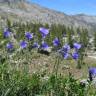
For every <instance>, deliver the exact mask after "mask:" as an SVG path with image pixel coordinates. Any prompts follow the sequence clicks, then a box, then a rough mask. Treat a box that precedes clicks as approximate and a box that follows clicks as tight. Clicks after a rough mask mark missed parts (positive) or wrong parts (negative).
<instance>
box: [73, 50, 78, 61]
mask: <svg viewBox="0 0 96 96" xmlns="http://www.w3.org/2000/svg"><path fill="white" fill-rule="evenodd" d="M72 57H73V59H75V60H77V59H78V58H79V54H78V53H77V52H74V53H73V54H72Z"/></svg>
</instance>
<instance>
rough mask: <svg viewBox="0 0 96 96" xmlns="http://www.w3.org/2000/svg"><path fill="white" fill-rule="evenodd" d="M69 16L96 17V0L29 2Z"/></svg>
mask: <svg viewBox="0 0 96 96" xmlns="http://www.w3.org/2000/svg"><path fill="white" fill-rule="evenodd" d="M28 1H30V2H33V3H37V4H39V5H41V6H44V7H47V8H50V9H54V10H57V11H61V12H64V13H66V14H68V15H75V14H87V15H96V0H28Z"/></svg>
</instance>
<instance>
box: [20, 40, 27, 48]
mask: <svg viewBox="0 0 96 96" xmlns="http://www.w3.org/2000/svg"><path fill="white" fill-rule="evenodd" d="M20 47H21V48H22V49H24V48H26V47H27V42H26V41H21V42H20Z"/></svg>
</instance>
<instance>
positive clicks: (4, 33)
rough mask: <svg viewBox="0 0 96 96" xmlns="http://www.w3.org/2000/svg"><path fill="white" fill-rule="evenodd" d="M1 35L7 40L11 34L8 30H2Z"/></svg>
mask: <svg viewBox="0 0 96 96" xmlns="http://www.w3.org/2000/svg"><path fill="white" fill-rule="evenodd" d="M3 35H4V37H5V38H8V37H10V36H11V32H10V31H9V30H8V28H5V29H4V32H3Z"/></svg>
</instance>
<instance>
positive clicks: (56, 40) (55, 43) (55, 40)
mask: <svg viewBox="0 0 96 96" xmlns="http://www.w3.org/2000/svg"><path fill="white" fill-rule="evenodd" d="M59 44H60V41H59V39H58V38H57V37H56V38H55V39H54V40H53V45H54V46H58V45H59Z"/></svg>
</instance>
